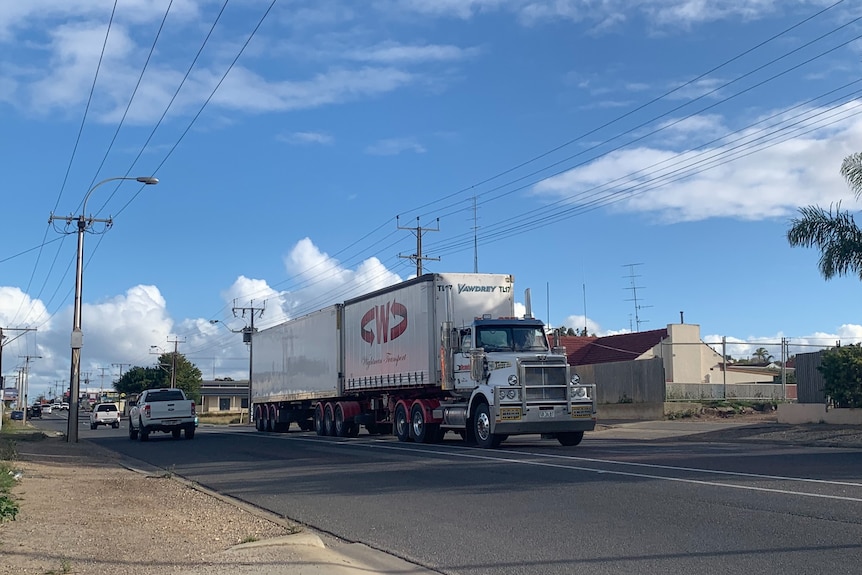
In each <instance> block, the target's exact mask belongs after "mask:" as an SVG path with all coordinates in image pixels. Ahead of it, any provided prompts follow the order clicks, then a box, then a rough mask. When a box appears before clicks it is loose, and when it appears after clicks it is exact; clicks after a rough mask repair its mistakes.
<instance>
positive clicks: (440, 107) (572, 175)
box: [0, 0, 862, 395]
mask: <svg viewBox="0 0 862 575" xmlns="http://www.w3.org/2000/svg"><path fill="white" fill-rule="evenodd" d="M860 16H862V14H860V13H859V8H858V5H856V4H855V3H853V2H849V1H845V2H834V1H829V0H826V1H815V0H796V1H793V0H783V1H781V2H778V1H768V0H716V1H713V2H699V1H693V0H606V1H604V2H589V1H585V0H437V1H433V0H401V1H397V0H367V1H363V2H359V1H355V2H350V1H346V0H326V1H324V0H314V1H311V0H309V1H305V0H279V1H277V2H271V0H265V1H264V0H244V1H242V2H240V1H238V0H233V1H228V2H225V1H224V0H213V1H210V0H174V1H173V2H170V1H169V0H119V1H118V2H117V3H116V5H114V3H113V2H95V1H92V0H32V1H30V2H14V3H13V2H5V3H3V4H2V5H0V44H2V49H0V119H2V126H3V130H2V136H0V153H2V156H0V157H2V162H3V166H4V170H3V173H4V178H3V185H4V192H3V214H4V216H5V217H4V229H3V231H4V234H3V242H2V244H0V327H4V328H13V327H16V328H23V327H28V328H36V329H37V331H35V332H28V333H26V334H24V335H21V337H20V338H18V339H16V340H15V341H11V342H10V341H9V340H11V339H12V338H14V337H16V336H17V335H19V334H20V333H21V332H7V335H9V336H10V337H9V339H8V340H7V344H6V345H5V347H4V361H3V371H4V374H5V375H7V376H14V375H15V373H16V368H17V367H18V366H21V365H23V364H24V363H25V361H26V356H28V355H29V356H39V357H38V358H35V357H34V359H33V360H32V361H31V363H30V386H31V395H33V394H34V393H37V394H38V393H43V392H45V391H47V390H49V389H53V388H54V386H57V387H63V386H64V385H66V383H65V382H67V380H68V377H69V376H68V373H69V353H70V352H69V333H70V331H71V326H72V318H71V315H72V303H73V292H74V267H75V266H74V260H75V235H74V234H72V235H68V234H65V235H64V234H63V233H62V232H63V231H64V228H63V225H62V221H60V222H55V224H54V225H49V224H48V219H49V215H50V214H51V213H53V214H55V215H56V216H58V217H65V216H68V215H78V214H80V213H81V211H82V206H81V203H82V201H83V199H84V197H85V196H86V194H87V192H88V191H89V190H91V189H92V187H93V186H94V185H95V184H97V183H98V182H101V181H102V180H104V179H107V178H113V177H120V176H124V177H135V176H150V175H154V176H156V177H158V178H159V179H160V180H161V181H160V183H159V184H158V185H157V186H146V187H145V186H142V185H140V184H137V183H135V182H132V181H119V182H109V183H106V184H103V185H99V186H98V187H97V188H96V189H93V190H92V194H91V195H90V197H89V200H88V204H87V207H86V211H87V215H93V216H94V217H96V218H107V217H109V216H111V217H112V218H113V227H112V228H111V229H110V230H108V231H107V233H103V234H100V235H99V234H87V235H86V238H85V249H84V251H85V260H86V268H85V272H84V282H83V302H84V305H83V331H84V348H83V354H82V371H83V372H84V373H88V374H89V376H90V381H91V385H90V387H99V386H100V385H102V384H103V383H104V385H105V386H106V387H107V386H108V385H109V384H110V381H111V380H112V379H114V378H116V376H117V374H118V371H119V369H120V368H121V367H120V366H122V368H123V369H128V367H127V366H128V365H129V364H131V365H151V364H152V363H153V362H154V360H155V356H153V355H151V354H150V349H151V346H158V347H160V348H162V349H172V346H173V344H171V343H169V342H170V341H173V340H178V341H179V342H180V343H178V344H177V345H178V349H179V351H181V352H182V353H185V354H186V355H187V356H189V357H190V358H191V359H192V361H194V362H195V363H197V364H198V365H199V367H200V368H201V370H202V371H203V373H204V376H205V377H212V376H215V377H224V376H231V377H235V378H236V377H243V375H244V374H245V373H247V371H246V370H247V365H248V364H247V351H246V349H245V348H244V346H243V345H242V343H241V340H240V336H239V335H237V334H235V333H231V332H230V331H229V329H227V328H226V327H224V326H220V325H218V324H211V323H210V320H212V319H219V320H222V321H223V322H224V324H225V325H226V326H227V327H229V328H231V329H241V328H242V327H243V326H244V325H245V323H244V320H243V318H242V317H238V318H235V317H234V315H233V313H232V307H234V306H236V307H250V306H255V307H263V306H265V308H266V309H265V312H264V314H263V316H262V317H259V318H256V320H255V321H256V326H257V327H266V326H269V325H274V324H275V323H278V322H280V321H283V320H284V319H285V318H287V317H291V316H296V315H301V314H304V313H307V312H310V311H313V310H315V309H319V308H321V307H324V306H326V305H329V304H331V303H334V302H336V301H342V300H343V299H345V298H346V297H349V296H352V295H356V294H358V293H361V292H362V291H367V290H369V289H373V288H377V287H382V286H384V285H387V284H389V283H392V282H395V281H398V280H399V279H406V278H408V277H410V276H411V275H412V274H414V273H415V265H414V264H413V263H412V262H411V260H409V259H407V258H404V257H399V256H403V255H410V254H413V253H415V250H416V238H415V233H413V232H411V231H409V230H405V229H399V226H400V227H401V228H410V227H419V226H421V227H422V228H423V229H426V230H429V231H427V232H426V233H424V234H423V253H424V254H425V255H427V256H429V257H432V258H438V257H439V258H440V261H435V260H428V261H426V262H425V263H424V269H425V271H472V270H473V269H474V263H475V262H478V269H479V271H481V272H494V273H509V274H513V275H514V276H515V282H516V291H517V293H518V296H517V298H518V300H519V302H522V301H523V290H524V289H525V288H528V287H529V288H531V290H532V302H533V309H534V313H535V315H537V316H538V317H540V318H541V319H543V320H545V321H548V322H549V323H550V324H551V325H553V326H560V325H565V326H571V327H582V326H584V325H585V324H586V325H587V326H588V328H589V331H590V332H591V333H597V334H599V335H605V334H612V333H622V332H627V331H631V330H636V329H638V327H640V329H641V330H647V329H658V328H662V327H664V326H665V325H666V324H668V323H677V322H679V320H680V312H684V314H685V315H684V318H685V321H686V322H687V323H697V324H699V325H700V326H701V335H702V338H703V339H704V340H707V341H710V342H711V341H717V340H718V339H720V338H721V337H722V336H724V337H727V338H728V340H729V341H732V342H740V344H739V345H737V346H734V347H733V348H731V349H729V353H731V354H732V355H734V356H735V357H747V356H748V355H749V354H750V353H751V351H753V350H754V349H755V348H757V347H760V346H761V345H766V346H767V347H768V348H769V349H770V352H771V353H773V354H774V355H775V356H776V357H778V356H779V355H780V351H779V349H778V347H777V346H772V345H770V344H771V343H774V342H777V341H780V339H781V338H782V337H787V338H790V342H791V350H792V351H809V350H811V349H812V347H807V346H816V345H829V344H832V343H834V341H835V340H838V339H840V340H841V341H842V342H856V341H860V338H862V321H860V318H859V304H858V302H859V297H858V293H859V290H860V283H859V280H858V279H857V278H839V279H836V280H832V281H829V282H827V281H825V280H823V279H822V277H821V276H820V275H819V272H818V270H817V260H818V257H819V254H818V253H817V252H816V251H815V250H806V249H800V248H790V247H789V245H788V244H787V241H786V238H785V234H786V231H787V228H788V227H789V221H790V219H791V218H792V217H794V216H795V215H796V213H797V211H796V210H797V209H798V207H800V206H806V205H812V204H818V205H821V206H829V205H830V204H835V203H837V202H842V206H843V207H845V208H848V209H851V210H856V209H858V202H857V200H856V199H855V198H854V197H853V196H852V194H851V193H850V192H849V191H848V188H847V186H846V185H845V183H844V182H843V180H842V179H841V177H840V175H839V173H838V170H839V168H840V165H841V160H842V159H843V158H844V157H845V156H847V155H849V154H851V153H854V152H859V151H862V119H860V116H859V113H860V111H862V107H860V100H859V98H860V93H862V92H860V90H862V80H860V75H859V70H860V54H862V43H860V41H859V38H860V35H862V25H860V23H862V20H859V18H860ZM108 31H109V33H108ZM106 34H107V36H106ZM106 37H107V41H106ZM117 183H119V184H120V185H117ZM396 217H399V219H397V220H396ZM438 218H439V221H438ZM438 228H439V231H436V230H437V229H438ZM430 229H434V230H435V231H430ZM65 231H68V230H65ZM93 231H101V228H99V226H97V225H94V226H93ZM474 241H475V244H476V245H477V246H478V247H477V249H475V251H474ZM633 286H634V288H635V289H632V287H633ZM634 295H636V296H637V300H638V305H639V307H638V308H636V306H635V303H634V302H633V301H631V300H632V299H633V296H634ZM252 302H253V303H252ZM585 304H586V305H585ZM247 320H248V318H247V317H246V318H245V321H247ZM638 320H639V322H640V325H639V326H638ZM794 346H795V347H794ZM115 364H117V365H115ZM10 379H11V378H10Z"/></svg>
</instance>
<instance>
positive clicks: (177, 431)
mask: <svg viewBox="0 0 862 575" xmlns="http://www.w3.org/2000/svg"><path fill="white" fill-rule="evenodd" d="M181 432H182V429H179V428H177V429H172V430H171V437H173V438H174V439H179V438H180V433H181Z"/></svg>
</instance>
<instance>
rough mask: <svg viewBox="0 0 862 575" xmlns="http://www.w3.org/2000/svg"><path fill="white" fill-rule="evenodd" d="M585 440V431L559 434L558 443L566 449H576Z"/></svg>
mask: <svg viewBox="0 0 862 575" xmlns="http://www.w3.org/2000/svg"><path fill="white" fill-rule="evenodd" d="M583 439H584V432H583V431H567V432H565V433H558V434H557V441H559V442H560V445H563V446H565V447H574V446H576V445H577V444H579V443H580V442H581V440H583Z"/></svg>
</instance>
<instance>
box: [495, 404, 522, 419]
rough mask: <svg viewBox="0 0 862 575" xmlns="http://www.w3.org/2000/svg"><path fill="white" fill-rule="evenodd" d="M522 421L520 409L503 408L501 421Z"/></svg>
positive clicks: (501, 409)
mask: <svg viewBox="0 0 862 575" xmlns="http://www.w3.org/2000/svg"><path fill="white" fill-rule="evenodd" d="M519 419H521V408H520V407H501V408H500V421H518V420H519Z"/></svg>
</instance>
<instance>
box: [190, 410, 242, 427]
mask: <svg viewBox="0 0 862 575" xmlns="http://www.w3.org/2000/svg"><path fill="white" fill-rule="evenodd" d="M198 422H199V423H210V424H213V425H229V424H231V423H243V422H245V417H244V416H243V418H242V421H240V415H239V414H238V413H198Z"/></svg>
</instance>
